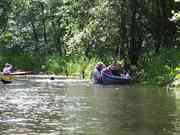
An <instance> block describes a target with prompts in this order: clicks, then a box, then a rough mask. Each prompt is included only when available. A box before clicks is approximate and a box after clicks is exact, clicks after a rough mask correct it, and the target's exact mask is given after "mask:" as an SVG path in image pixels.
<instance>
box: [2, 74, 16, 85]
mask: <svg viewBox="0 0 180 135" xmlns="http://www.w3.org/2000/svg"><path fill="white" fill-rule="evenodd" d="M13 80H14V78H13V76H12V75H3V76H1V82H2V83H3V84H8V83H11V82H12V81H13Z"/></svg>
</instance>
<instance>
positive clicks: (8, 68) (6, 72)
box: [3, 63, 13, 75]
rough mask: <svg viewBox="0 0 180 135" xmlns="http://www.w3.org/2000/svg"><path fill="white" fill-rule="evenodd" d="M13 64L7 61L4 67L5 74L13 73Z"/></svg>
mask: <svg viewBox="0 0 180 135" xmlns="http://www.w3.org/2000/svg"><path fill="white" fill-rule="evenodd" d="M12 67H13V66H12V65H11V64H9V63H6V64H5V65H4V68H3V75H10V74H11V73H12Z"/></svg>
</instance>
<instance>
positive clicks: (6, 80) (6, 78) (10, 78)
mask: <svg viewBox="0 0 180 135" xmlns="http://www.w3.org/2000/svg"><path fill="white" fill-rule="evenodd" d="M30 74H32V71H16V72H12V73H10V74H8V75H1V77H0V80H1V82H2V83H3V84H9V83H12V81H13V80H14V75H30Z"/></svg>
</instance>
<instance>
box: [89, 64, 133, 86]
mask: <svg viewBox="0 0 180 135" xmlns="http://www.w3.org/2000/svg"><path fill="white" fill-rule="evenodd" d="M103 74H107V75H109V76H117V77H121V78H124V79H129V78H130V76H129V73H128V72H126V71H125V70H123V68H122V66H121V65H120V64H118V63H113V64H111V65H109V66H106V65H105V64H104V63H103V62H98V63H97V64H96V66H95V69H94V71H93V74H92V80H93V83H102V78H103Z"/></svg>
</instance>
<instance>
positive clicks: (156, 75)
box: [143, 49, 180, 84]
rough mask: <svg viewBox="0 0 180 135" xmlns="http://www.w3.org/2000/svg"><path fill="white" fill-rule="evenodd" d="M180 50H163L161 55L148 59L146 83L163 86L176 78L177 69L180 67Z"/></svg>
mask: <svg viewBox="0 0 180 135" xmlns="http://www.w3.org/2000/svg"><path fill="white" fill-rule="evenodd" d="M179 59H180V54H179V50H178V49H163V50H161V52H160V54H158V55H155V56H153V57H149V58H146V61H145V63H144V67H143V68H144V82H145V83H149V84H163V83H166V82H168V81H170V80H172V79H173V78H174V77H175V74H176V72H175V68H176V67H177V66H178V65H179Z"/></svg>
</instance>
